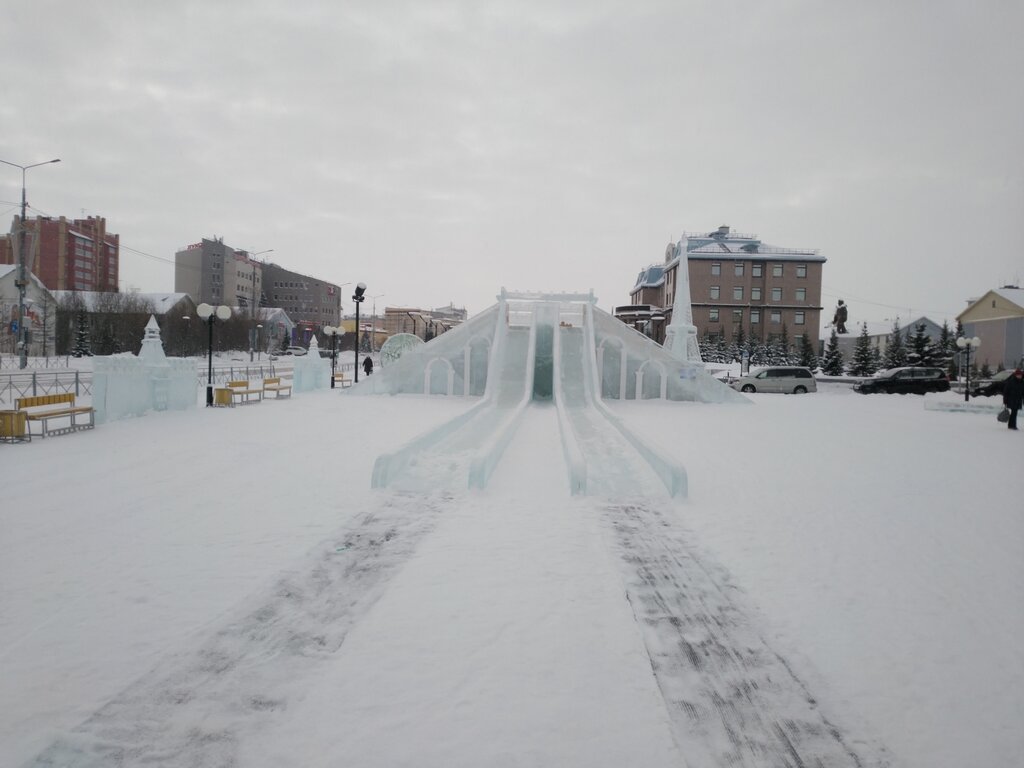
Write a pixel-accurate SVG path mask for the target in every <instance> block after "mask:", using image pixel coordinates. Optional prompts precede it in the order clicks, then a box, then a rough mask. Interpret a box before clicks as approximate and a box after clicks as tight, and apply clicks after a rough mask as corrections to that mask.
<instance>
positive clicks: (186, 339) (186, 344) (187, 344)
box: [181, 315, 192, 357]
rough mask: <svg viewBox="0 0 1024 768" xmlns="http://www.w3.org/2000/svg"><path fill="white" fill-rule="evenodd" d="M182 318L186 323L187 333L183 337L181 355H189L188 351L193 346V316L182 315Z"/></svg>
mask: <svg viewBox="0 0 1024 768" xmlns="http://www.w3.org/2000/svg"><path fill="white" fill-rule="evenodd" d="M181 320H182V322H183V323H185V329H184V330H185V333H184V334H183V335H182V339H181V356H182V357H188V352H189V350H190V349H191V348H192V318H191V317H189V316H188V315H182V316H181Z"/></svg>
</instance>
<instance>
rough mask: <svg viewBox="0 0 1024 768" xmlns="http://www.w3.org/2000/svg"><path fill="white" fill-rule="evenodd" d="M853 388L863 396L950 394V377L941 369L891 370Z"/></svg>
mask: <svg viewBox="0 0 1024 768" xmlns="http://www.w3.org/2000/svg"><path fill="white" fill-rule="evenodd" d="M853 388H854V389H855V390H856V391H857V392H860V393H861V394H862V395H870V394H874V393H876V392H885V393H886V394H890V395H893V394H898V395H923V394H924V393H925V392H948V391H949V377H948V376H947V375H946V372H945V371H944V370H942V369H941V368H890V369H889V370H887V371H882V372H881V373H878V374H876V375H875V377H874V378H873V379H867V380H866V381H862V382H861V383H860V384H855V385H854V386H853Z"/></svg>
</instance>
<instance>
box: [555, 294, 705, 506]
mask: <svg viewBox="0 0 1024 768" xmlns="http://www.w3.org/2000/svg"><path fill="white" fill-rule="evenodd" d="M558 330H559V331H560V332H557V333H556V334H555V339H556V342H555V345H556V352H555V365H556V369H557V370H556V372H555V376H554V401H555V406H556V409H557V411H558V424H559V431H560V433H561V435H562V446H563V452H564V453H565V458H566V464H567V467H568V471H569V485H570V490H571V492H572V493H574V494H578V493H586V492H587V480H588V476H589V473H590V471H591V468H590V467H589V465H588V457H587V455H586V452H585V451H584V450H583V449H582V447H581V441H580V439H579V436H578V435H577V433H576V426H575V425H574V419H573V418H572V417H571V416H570V413H569V412H570V409H573V411H574V412H575V413H577V418H581V419H590V420H592V421H596V422H605V423H607V424H609V425H611V426H612V427H613V428H614V430H615V431H616V432H617V433H618V434H619V435H621V436H622V438H624V439H625V440H626V441H627V442H628V443H629V444H630V445H631V446H632V447H633V449H634V450H636V452H637V453H638V454H639V456H640V457H641V458H642V459H643V460H644V461H645V462H646V463H647V464H648V465H649V466H650V468H651V470H652V471H653V472H654V474H655V475H656V476H657V477H658V479H659V480H660V481H661V482H662V483H663V484H664V485H665V488H666V490H667V491H668V493H669V495H671V496H672V497H685V496H686V494H687V476H686V469H685V468H684V467H683V466H682V465H681V464H679V463H678V462H676V461H674V460H672V459H671V458H669V457H668V456H667V455H665V454H664V453H663V452H661V451H660V450H658V449H657V448H655V447H653V446H651V445H649V444H648V443H646V442H645V441H644V440H642V439H641V438H640V437H638V436H637V435H636V434H635V433H634V432H633V431H632V430H631V429H629V427H627V426H626V425H625V424H624V423H623V422H622V421H621V420H620V419H619V418H618V417H617V416H615V415H614V414H613V413H611V411H610V410H609V409H608V408H607V407H606V406H605V405H604V403H602V402H601V399H600V397H598V396H597V391H598V390H597V380H598V379H597V356H596V345H595V339H594V322H593V314H592V305H589V304H588V305H587V306H586V307H585V309H584V321H583V329H582V331H583V339H582V344H581V346H582V350H581V351H582V360H580V361H578V365H579V368H580V371H579V373H580V374H581V376H580V378H581V379H582V381H580V382H579V389H578V390H576V391H574V392H573V395H572V397H571V398H567V397H566V393H565V383H564V380H563V373H564V372H565V370H566V365H567V362H568V352H569V351H570V350H569V349H568V348H567V347H566V346H565V345H564V344H563V339H562V338H561V337H562V335H563V332H565V331H566V329H558ZM575 372H576V371H575V370H573V371H571V372H570V378H571V374H573V373H575ZM570 401H571V402H570ZM580 411H582V412H580Z"/></svg>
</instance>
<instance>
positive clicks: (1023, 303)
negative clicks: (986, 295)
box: [992, 286, 1024, 309]
mask: <svg viewBox="0 0 1024 768" xmlns="http://www.w3.org/2000/svg"><path fill="white" fill-rule="evenodd" d="M992 292H993V293H996V294H999V295H1000V296H1002V297H1003V298H1004V299H1006V300H1007V301H1010V302H1013V303H1014V304H1016V305H1017V306H1018V307H1020V308H1021V309H1024V289H1021V288H1011V287H1009V286H1007V287H1005V288H994V289H993V290H992Z"/></svg>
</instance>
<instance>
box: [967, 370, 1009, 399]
mask: <svg viewBox="0 0 1024 768" xmlns="http://www.w3.org/2000/svg"><path fill="white" fill-rule="evenodd" d="M1011 376H1013V370H1006V371H1000V372H999V373H997V374H996V375H995V376H993V377H992V378H991V379H983V380H982V381H979V382H977V383H975V384H972V385H971V397H992V395H1002V394H1003V384H1005V383H1006V380H1007V379H1008V378H1010V377H1011Z"/></svg>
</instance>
